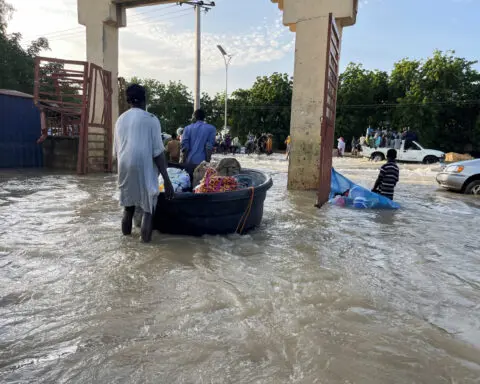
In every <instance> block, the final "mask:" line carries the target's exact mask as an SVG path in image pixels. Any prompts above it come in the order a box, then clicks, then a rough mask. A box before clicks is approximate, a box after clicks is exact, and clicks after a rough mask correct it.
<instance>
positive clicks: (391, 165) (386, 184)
mask: <svg viewBox="0 0 480 384" xmlns="http://www.w3.org/2000/svg"><path fill="white" fill-rule="evenodd" d="M396 160H397V151H396V150H395V149H389V150H388V152H387V163H386V164H384V165H382V167H381V168H380V174H379V175H378V178H377V181H376V182H375V185H374V187H373V189H372V192H375V193H378V194H379V195H382V196H385V197H387V198H389V199H390V200H393V193H394V190H395V186H396V185H397V183H398V180H399V179H400V169H399V168H398V165H397V161H396Z"/></svg>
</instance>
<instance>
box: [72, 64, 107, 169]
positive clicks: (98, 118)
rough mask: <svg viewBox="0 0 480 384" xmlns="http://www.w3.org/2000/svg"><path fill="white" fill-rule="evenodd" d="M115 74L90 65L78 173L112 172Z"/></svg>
mask: <svg viewBox="0 0 480 384" xmlns="http://www.w3.org/2000/svg"><path fill="white" fill-rule="evenodd" d="M112 93H113V90H112V73H111V72H109V71H106V70H104V69H103V68H102V67H100V66H98V65H95V64H90V65H89V75H88V90H87V111H86V113H85V115H84V116H85V117H84V119H83V121H82V129H81V131H80V144H79V151H78V153H79V155H78V167H77V172H78V173H79V174H85V173H88V172H90V171H93V172H99V171H103V172H111V171H112V152H113V143H112V136H113V135H112Z"/></svg>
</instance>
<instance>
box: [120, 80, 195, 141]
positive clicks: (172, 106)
mask: <svg viewBox="0 0 480 384" xmlns="http://www.w3.org/2000/svg"><path fill="white" fill-rule="evenodd" d="M133 83H137V84H141V85H143V86H144V87H145V89H146V91H147V105H148V111H149V112H151V113H153V114H154V115H156V116H157V117H158V118H159V119H160V121H161V123H162V129H163V131H164V132H168V133H170V134H172V133H174V132H175V131H176V130H177V129H178V128H179V127H185V126H186V125H188V124H190V122H191V119H192V112H193V98H192V94H191V92H190V91H189V90H188V88H187V87H186V85H184V84H183V83H182V82H180V81H178V82H175V81H170V82H169V83H168V84H164V83H161V82H159V81H157V80H154V79H143V80H141V79H138V78H135V77H134V78H132V79H131V80H130V82H129V84H133Z"/></svg>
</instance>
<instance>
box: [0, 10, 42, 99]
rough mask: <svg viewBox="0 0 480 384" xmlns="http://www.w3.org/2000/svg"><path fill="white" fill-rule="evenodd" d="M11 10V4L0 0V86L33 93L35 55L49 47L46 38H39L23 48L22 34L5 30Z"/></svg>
mask: <svg viewBox="0 0 480 384" xmlns="http://www.w3.org/2000/svg"><path fill="white" fill-rule="evenodd" d="M13 12H14V8H13V6H12V5H11V4H9V3H7V2H6V1H5V0H0V88H6V89H14V90H17V91H22V92H27V93H33V82H34V67H35V56H37V55H38V54H39V53H40V52H41V51H42V50H47V49H49V45H48V40H47V39H45V38H43V37H42V38H39V39H37V40H35V41H32V42H31V44H30V46H29V47H28V48H27V49H23V48H22V46H21V45H20V43H21V39H22V35H21V34H20V33H13V34H7V32H6V30H7V25H8V21H9V20H10V18H11V16H12V14H13Z"/></svg>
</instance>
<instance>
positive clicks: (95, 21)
mask: <svg viewBox="0 0 480 384" xmlns="http://www.w3.org/2000/svg"><path fill="white" fill-rule="evenodd" d="M78 21H79V23H80V24H82V25H84V26H85V27H86V34H87V61H88V62H89V63H93V64H96V65H99V66H101V67H102V68H103V69H105V70H107V71H110V72H112V87H113V95H112V115H113V116H112V117H113V123H114V124H115V122H116V121H117V118H118V81H117V79H118V29H119V28H121V27H125V26H126V10H125V8H124V7H122V6H119V5H114V4H112V3H111V1H110V0H78ZM98 99H99V98H97V107H96V110H97V111H101V110H102V107H103V105H102V101H101V98H100V100H98ZM100 113H101V112H100Z"/></svg>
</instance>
